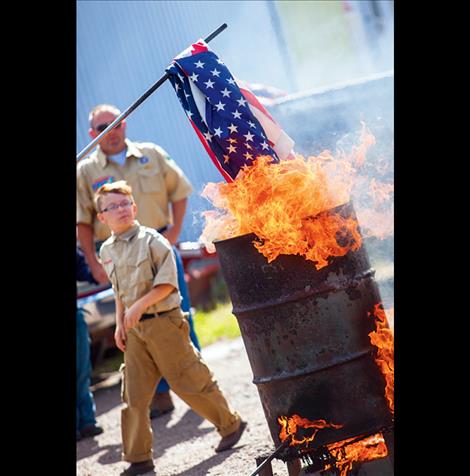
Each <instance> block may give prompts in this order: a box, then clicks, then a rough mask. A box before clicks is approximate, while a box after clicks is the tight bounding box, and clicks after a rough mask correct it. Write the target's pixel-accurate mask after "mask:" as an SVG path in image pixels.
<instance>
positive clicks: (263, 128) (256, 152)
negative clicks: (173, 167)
mask: <svg viewBox="0 0 470 476" xmlns="http://www.w3.org/2000/svg"><path fill="white" fill-rule="evenodd" d="M166 72H167V73H168V74H169V79H170V82H171V84H172V85H173V87H174V89H175V92H176V95H177V96H178V99H179V100H180V103H181V105H182V106H183V109H184V111H185V113H186V115H187V116H188V119H189V121H190V122H191V125H192V126H193V128H194V130H195V131H196V134H197V135H198V137H199V139H200V141H201V142H202V144H203V146H204V147H205V149H206V151H207V153H208V154H209V156H210V158H211V159H212V161H213V162H214V164H215V166H216V167H217V168H218V170H219V172H220V173H221V174H222V176H223V177H224V178H225V180H226V181H227V182H232V181H233V180H234V179H235V178H236V177H237V175H238V173H239V172H240V170H241V168H242V167H243V166H250V165H252V164H253V162H254V161H255V159H256V158H257V157H258V156H260V155H265V156H266V155H268V156H270V157H271V159H272V160H271V162H272V163H277V162H279V161H280V160H283V159H285V158H288V157H289V156H290V157H293V155H292V154H293V152H292V148H293V146H294V142H293V141H292V139H291V138H290V137H289V136H288V135H287V134H286V133H285V132H284V131H283V130H282V129H281V127H280V126H279V124H277V123H276V121H275V120H274V119H273V118H272V117H271V115H270V114H269V112H268V111H267V110H266V108H265V107H264V106H263V105H262V104H261V103H260V102H259V101H258V99H257V98H256V96H255V95H254V94H253V93H252V92H251V91H250V90H249V89H248V88H247V87H246V86H245V85H244V84H243V82H241V81H240V80H235V78H234V77H233V76H232V74H231V73H230V71H229V70H228V68H227V67H226V66H225V64H224V63H223V62H222V61H221V60H220V59H219V58H218V57H217V55H216V54H215V53H214V52H213V51H211V50H210V49H209V47H208V46H207V43H206V42H204V41H203V40H199V41H198V42H197V43H194V44H193V45H191V46H190V47H189V48H187V49H186V50H185V51H183V52H182V53H181V54H180V55H178V56H177V57H176V58H175V59H174V60H173V62H172V64H171V65H170V66H168V68H167V69H166Z"/></svg>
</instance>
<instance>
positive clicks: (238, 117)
mask: <svg viewBox="0 0 470 476" xmlns="http://www.w3.org/2000/svg"><path fill="white" fill-rule="evenodd" d="M232 115H233V117H234V118H235V119H240V118H241V116H242V113H241V112H238V109H237V110H236V111H235V112H232Z"/></svg>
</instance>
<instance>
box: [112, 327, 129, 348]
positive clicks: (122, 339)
mask: <svg viewBox="0 0 470 476" xmlns="http://www.w3.org/2000/svg"><path fill="white" fill-rule="evenodd" d="M126 339H127V334H126V330H125V329H124V328H123V327H122V326H119V325H117V326H116V330H115V331H114V341H115V342H116V346H117V348H118V349H119V350H120V351H122V352H125V351H126Z"/></svg>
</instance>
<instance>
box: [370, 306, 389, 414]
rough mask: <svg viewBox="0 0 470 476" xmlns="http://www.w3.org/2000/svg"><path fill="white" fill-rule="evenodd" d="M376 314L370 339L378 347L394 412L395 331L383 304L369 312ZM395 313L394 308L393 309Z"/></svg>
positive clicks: (380, 362) (386, 394) (378, 362)
mask: <svg viewBox="0 0 470 476" xmlns="http://www.w3.org/2000/svg"><path fill="white" fill-rule="evenodd" d="M371 314H373V315H374V316H375V325H376V329H377V330H376V331H373V332H371V333H370V334H369V337H370V341H371V342H372V344H373V345H375V346H376V347H377V349H378V351H377V357H376V358H375V361H376V363H377V365H378V366H379V368H380V370H381V372H382V374H383V375H384V377H385V382H386V386H385V396H386V397H387V401H388V406H389V408H390V411H391V412H392V414H393V413H394V409H395V408H394V397H393V392H394V376H395V367H394V346H393V333H392V331H391V329H390V327H389V325H388V322H387V316H386V313H385V310H384V308H383V306H382V304H380V303H379V304H375V306H374V311H373V312H372V313H370V312H369V313H368V315H369V316H370V315H371ZM391 314H392V315H393V308H392V309H391Z"/></svg>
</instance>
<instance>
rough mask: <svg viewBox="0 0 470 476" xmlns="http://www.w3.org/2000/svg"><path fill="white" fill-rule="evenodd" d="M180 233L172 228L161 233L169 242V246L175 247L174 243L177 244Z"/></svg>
mask: <svg viewBox="0 0 470 476" xmlns="http://www.w3.org/2000/svg"><path fill="white" fill-rule="evenodd" d="M179 234H180V232H179V230H178V229H177V228H176V227H174V226H170V227H168V228H167V229H166V230H165V231H164V232H163V233H162V235H163V236H164V237H165V238H166V239H167V240H168V241H169V242H170V245H171V246H175V245H176V243H177V242H178V236H179Z"/></svg>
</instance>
